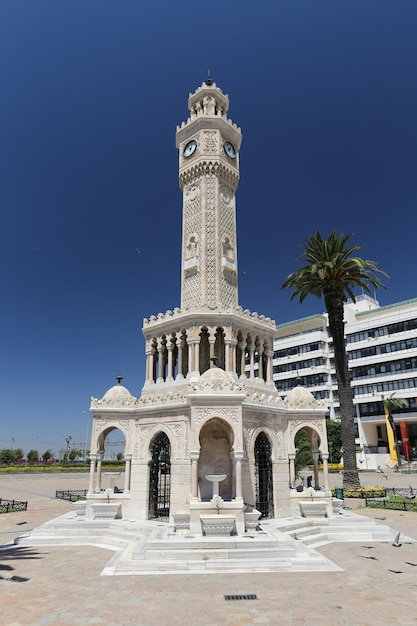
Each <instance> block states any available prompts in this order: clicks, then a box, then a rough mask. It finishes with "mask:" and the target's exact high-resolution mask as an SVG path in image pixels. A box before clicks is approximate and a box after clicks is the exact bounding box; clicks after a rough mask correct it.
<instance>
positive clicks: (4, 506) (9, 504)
mask: <svg viewBox="0 0 417 626" xmlns="http://www.w3.org/2000/svg"><path fill="white" fill-rule="evenodd" d="M27 508H28V503H27V500H26V502H23V501H22V500H3V498H0V513H14V512H15V511H27Z"/></svg>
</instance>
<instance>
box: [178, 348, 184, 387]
mask: <svg viewBox="0 0 417 626" xmlns="http://www.w3.org/2000/svg"><path fill="white" fill-rule="evenodd" d="M183 350H184V342H183V341H180V342H179V344H178V372H177V379H178V380H182V379H183V378H184V375H183V373H182V351H183Z"/></svg>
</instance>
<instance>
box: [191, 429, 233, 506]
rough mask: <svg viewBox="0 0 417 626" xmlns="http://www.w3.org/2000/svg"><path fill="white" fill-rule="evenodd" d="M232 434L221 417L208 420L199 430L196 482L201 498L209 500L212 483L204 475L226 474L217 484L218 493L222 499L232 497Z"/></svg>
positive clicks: (211, 492) (211, 493)
mask: <svg viewBox="0 0 417 626" xmlns="http://www.w3.org/2000/svg"><path fill="white" fill-rule="evenodd" d="M232 444H233V435H232V431H231V428H230V426H229V425H228V424H227V423H226V422H224V421H223V420H221V419H218V418H213V419H211V420H209V421H208V422H207V423H206V424H205V425H204V426H203V428H202V429H201V432H200V458H199V463H198V484H199V490H200V499H201V500H211V498H212V497H213V483H212V482H210V481H208V480H207V478H206V476H208V475H210V474H217V475H219V474H220V475H222V474H223V475H226V478H225V479H224V480H222V481H221V482H220V484H219V495H220V496H221V497H222V498H223V500H231V499H232V467H233V466H232V460H231V458H230V453H231V451H232Z"/></svg>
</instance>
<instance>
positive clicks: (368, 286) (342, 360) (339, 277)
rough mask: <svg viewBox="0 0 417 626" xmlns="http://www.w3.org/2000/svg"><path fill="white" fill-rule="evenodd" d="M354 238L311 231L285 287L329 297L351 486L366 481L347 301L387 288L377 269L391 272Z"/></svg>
mask: <svg viewBox="0 0 417 626" xmlns="http://www.w3.org/2000/svg"><path fill="white" fill-rule="evenodd" d="M351 237H352V234H350V235H346V236H345V235H343V233H340V234H336V231H332V232H331V233H330V235H329V236H328V238H327V239H323V237H322V236H321V234H320V232H319V231H317V232H316V234H315V235H310V237H309V238H308V239H307V240H306V242H305V243H304V244H303V245H302V246H301V248H302V250H303V252H304V256H302V257H301V258H299V259H298V261H299V262H300V263H302V264H303V266H302V267H300V269H298V270H297V271H295V272H293V273H292V274H290V275H289V276H288V278H287V280H286V281H285V283H284V284H283V285H282V287H281V289H284V288H289V289H292V290H293V292H292V294H291V300H293V299H294V298H296V297H297V298H298V300H299V302H300V303H301V302H303V301H304V299H305V298H306V297H307V296H308V295H312V296H317V297H318V298H321V297H324V302H325V305H326V310H327V313H328V316H329V330H330V334H331V336H332V337H333V347H334V357H335V367H336V380H337V386H338V390H339V402H340V420H341V429H342V445H343V462H344V472H343V486H344V487H345V488H346V489H351V488H359V487H360V481H359V474H358V470H357V467H356V449H355V423H354V405H353V393H352V388H351V386H350V377H349V371H348V361H347V355H346V347H345V323H344V319H343V318H344V303H345V302H346V300H347V298H348V297H349V298H351V299H352V300H353V302H355V295H354V293H353V290H354V289H355V288H357V287H359V288H362V289H363V290H364V291H366V292H367V293H372V288H378V287H384V285H383V284H382V282H381V281H380V279H379V277H378V276H377V273H380V274H383V275H384V276H387V274H385V272H382V271H381V270H379V269H378V268H377V266H376V263H374V261H365V260H363V259H361V258H359V257H354V256H352V255H353V254H354V253H355V252H356V251H357V250H360V249H361V248H362V247H363V246H362V245H360V244H358V245H355V246H348V245H347V244H348V241H349V239H350V238H351Z"/></svg>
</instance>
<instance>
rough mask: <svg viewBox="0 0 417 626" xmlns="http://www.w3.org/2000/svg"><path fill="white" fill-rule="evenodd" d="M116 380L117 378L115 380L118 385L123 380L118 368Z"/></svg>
mask: <svg viewBox="0 0 417 626" xmlns="http://www.w3.org/2000/svg"><path fill="white" fill-rule="evenodd" d="M116 380H117V382H118V384H119V385H120V383H121V382H122V380H123V376H122V375H121V373H120V370H119V373H118V374H117V376H116Z"/></svg>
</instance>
